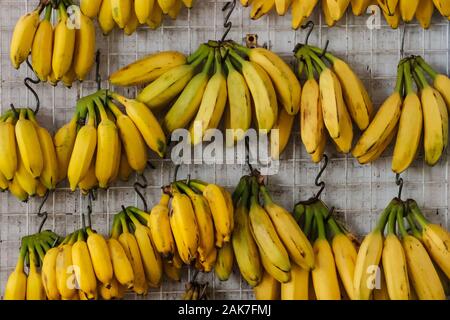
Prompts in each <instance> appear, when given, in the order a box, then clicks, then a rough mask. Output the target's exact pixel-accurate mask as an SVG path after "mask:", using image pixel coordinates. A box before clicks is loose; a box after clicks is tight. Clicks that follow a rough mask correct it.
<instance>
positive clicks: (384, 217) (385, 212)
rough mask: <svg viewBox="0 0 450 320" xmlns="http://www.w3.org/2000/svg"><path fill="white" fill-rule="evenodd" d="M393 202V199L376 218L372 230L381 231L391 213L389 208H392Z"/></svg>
mask: <svg viewBox="0 0 450 320" xmlns="http://www.w3.org/2000/svg"><path fill="white" fill-rule="evenodd" d="M394 204H395V200H392V201H391V202H390V203H389V204H388V206H387V207H386V208H385V209H384V210H383V212H382V213H381V216H380V219H379V220H378V224H377V226H376V227H375V230H374V231H380V232H382V233H383V231H384V228H385V227H386V223H387V220H388V217H389V214H390V213H391V210H392V208H393V206H394Z"/></svg>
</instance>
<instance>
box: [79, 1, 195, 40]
mask: <svg viewBox="0 0 450 320" xmlns="http://www.w3.org/2000/svg"><path fill="white" fill-rule="evenodd" d="M193 4H194V3H193V0H81V1H80V8H81V12H83V14H84V15H86V16H88V17H90V18H92V19H94V18H95V17H97V20H98V24H99V25H100V28H101V30H102V32H103V34H104V35H105V36H106V35H108V34H109V33H110V32H111V31H112V30H113V29H114V28H115V27H116V26H117V27H119V28H120V29H123V31H124V33H125V34H126V35H127V36H130V35H132V34H133V33H134V32H135V31H136V30H137V28H138V27H139V26H141V25H146V26H148V27H149V28H150V29H153V30H155V29H157V28H158V27H159V26H160V25H161V24H162V22H163V19H164V16H166V15H167V16H168V17H170V18H171V19H172V20H176V19H177V17H178V16H179V14H180V12H181V10H182V8H183V7H186V8H188V9H190V8H192V6H193Z"/></svg>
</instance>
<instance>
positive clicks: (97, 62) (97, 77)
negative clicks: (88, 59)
mask: <svg viewBox="0 0 450 320" xmlns="http://www.w3.org/2000/svg"><path fill="white" fill-rule="evenodd" d="M95 81H96V82H97V90H100V89H101V88H102V77H101V76H100V50H97V52H96V53H95Z"/></svg>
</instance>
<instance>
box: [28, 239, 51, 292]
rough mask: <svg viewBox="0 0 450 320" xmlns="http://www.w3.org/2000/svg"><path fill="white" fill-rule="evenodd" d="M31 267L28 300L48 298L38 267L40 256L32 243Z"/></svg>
mask: <svg viewBox="0 0 450 320" xmlns="http://www.w3.org/2000/svg"><path fill="white" fill-rule="evenodd" d="M28 252H29V257H30V268H29V272H28V277H27V294H26V296H27V300H46V295H45V289H44V285H43V283H42V276H41V272H40V271H39V270H38V269H37V266H36V265H37V264H38V258H37V257H36V254H37V253H36V252H35V249H34V247H33V246H32V245H30V246H29V250H28Z"/></svg>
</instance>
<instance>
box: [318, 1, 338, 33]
mask: <svg viewBox="0 0 450 320" xmlns="http://www.w3.org/2000/svg"><path fill="white" fill-rule="evenodd" d="M321 4H322V13H323V17H324V20H325V22H326V24H327V26H328V27H330V28H331V27H334V25H335V24H336V20H334V19H333V17H332V16H331V9H330V6H329V5H328V0H322V2H321Z"/></svg>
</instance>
